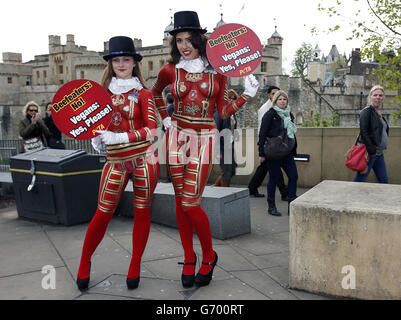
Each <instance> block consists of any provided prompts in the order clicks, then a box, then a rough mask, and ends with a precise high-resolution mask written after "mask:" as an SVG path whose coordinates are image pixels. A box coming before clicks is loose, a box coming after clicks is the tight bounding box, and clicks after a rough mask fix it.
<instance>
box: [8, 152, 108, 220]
mask: <svg viewBox="0 0 401 320" xmlns="http://www.w3.org/2000/svg"><path fill="white" fill-rule="evenodd" d="M105 163H106V157H105V156H104V155H92V154H88V153H87V152H86V151H84V150H58V149H47V148H44V149H40V150H34V151H29V152H26V153H22V154H18V155H16V156H13V157H11V158H10V172H11V177H12V181H13V187H14V194H15V200H16V206H17V211H18V216H19V217H23V218H29V219H34V220H38V221H46V222H50V223H56V224H63V225H74V224H79V223H83V222H87V221H90V220H91V219H92V217H93V215H94V213H95V211H96V208H97V199H98V192H99V184H100V177H101V173H102V169H103V166H104V164H105Z"/></svg>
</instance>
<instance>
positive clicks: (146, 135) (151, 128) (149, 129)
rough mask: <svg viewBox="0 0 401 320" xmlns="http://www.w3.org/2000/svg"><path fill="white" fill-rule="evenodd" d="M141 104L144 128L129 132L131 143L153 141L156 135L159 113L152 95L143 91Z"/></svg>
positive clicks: (140, 96) (140, 97) (140, 99)
mask: <svg viewBox="0 0 401 320" xmlns="http://www.w3.org/2000/svg"><path fill="white" fill-rule="evenodd" d="M139 103H140V108H141V114H142V123H143V127H142V128H140V129H138V130H134V131H132V132H128V139H129V142H137V141H146V140H151V139H152V138H153V137H154V136H155V135H156V129H157V115H156V113H157V111H156V105H155V102H154V101H153V97H152V94H151V93H150V91H148V90H142V91H141V93H140V95H139Z"/></svg>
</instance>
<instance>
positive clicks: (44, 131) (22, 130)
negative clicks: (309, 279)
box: [18, 101, 50, 152]
mask: <svg viewBox="0 0 401 320" xmlns="http://www.w3.org/2000/svg"><path fill="white" fill-rule="evenodd" d="M39 109H40V108H39V105H38V104H37V103H36V102H35V101H29V102H28V103H27V104H26V105H25V107H24V115H25V117H24V119H22V120H21V121H20V122H19V125H18V132H19V135H20V136H21V137H22V139H23V140H24V141H23V147H22V149H21V150H20V151H21V152H26V151H30V150H36V149H40V148H43V147H44V146H45V145H46V144H45V143H46V142H45V141H46V137H48V136H49V135H50V131H49V129H48V128H47V126H46V125H45V124H44V122H43V120H42V116H41V115H40V113H39Z"/></svg>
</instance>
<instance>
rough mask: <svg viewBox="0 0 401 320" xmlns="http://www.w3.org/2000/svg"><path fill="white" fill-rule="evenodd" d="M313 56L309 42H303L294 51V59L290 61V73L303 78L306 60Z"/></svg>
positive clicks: (305, 71) (306, 65)
mask: <svg viewBox="0 0 401 320" xmlns="http://www.w3.org/2000/svg"><path fill="white" fill-rule="evenodd" d="M312 58H313V49H312V45H311V44H310V43H305V42H303V43H302V45H301V48H299V49H297V51H296V52H295V57H294V60H293V61H292V63H291V66H292V70H291V75H292V76H294V77H301V78H302V79H305V78H306V76H307V69H308V62H309V61H311V60H312Z"/></svg>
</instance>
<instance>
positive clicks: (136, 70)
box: [100, 59, 148, 90]
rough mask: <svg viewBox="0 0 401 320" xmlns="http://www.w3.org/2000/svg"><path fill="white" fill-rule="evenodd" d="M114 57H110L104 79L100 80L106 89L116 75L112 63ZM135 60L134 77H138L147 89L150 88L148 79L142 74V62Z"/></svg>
mask: <svg viewBox="0 0 401 320" xmlns="http://www.w3.org/2000/svg"><path fill="white" fill-rule="evenodd" d="M111 60H112V59H109V61H108V62H107V65H106V68H105V69H104V71H103V75H102V80H101V81H100V85H101V86H102V87H103V88H105V89H106V90H107V89H109V85H110V82H111V78H113V77H115V76H116V74H115V73H114V71H113V65H112V63H111ZM134 61H135V67H134V69H132V76H134V77H138V79H139V81H140V82H141V84H142V87H144V88H145V89H147V88H148V86H147V84H146V81H145V79H144V77H143V76H142V71H141V65H142V64H141V62H139V61H136V60H135V59H134Z"/></svg>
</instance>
